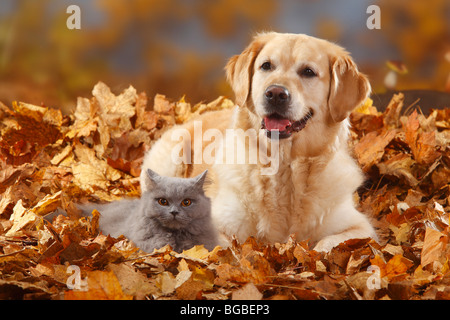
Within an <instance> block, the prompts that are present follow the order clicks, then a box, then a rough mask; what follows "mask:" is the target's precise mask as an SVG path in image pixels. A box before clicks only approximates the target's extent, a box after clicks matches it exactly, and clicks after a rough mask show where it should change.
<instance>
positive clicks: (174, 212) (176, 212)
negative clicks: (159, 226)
mask: <svg viewBox="0 0 450 320" xmlns="http://www.w3.org/2000/svg"><path fill="white" fill-rule="evenodd" d="M170 214H171V215H173V216H174V217H175V216H176V215H177V214H178V211H175V210H172V211H170Z"/></svg>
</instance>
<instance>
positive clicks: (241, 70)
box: [226, 32, 370, 138]
mask: <svg viewBox="0 0 450 320" xmlns="http://www.w3.org/2000/svg"><path fill="white" fill-rule="evenodd" d="M226 71H227V78H228V81H229V83H230V84H231V87H232V88H233V91H234V92H235V95H236V103H237V104H238V105H239V106H241V107H246V108H248V109H249V110H250V112H251V113H253V114H254V115H255V116H256V118H257V119H258V121H260V125H261V128H262V129H263V130H265V131H266V134H267V136H269V137H270V136H271V133H272V132H273V131H278V132H279V136H280V138H289V137H291V136H292V137H293V138H294V137H296V136H300V135H302V134H304V133H303V131H309V130H314V132H316V134H320V132H322V133H323V134H326V132H324V131H326V130H327V128H328V129H329V128H332V127H336V126H335V124H338V123H340V122H342V121H343V120H344V119H346V118H347V116H348V115H349V113H350V112H351V111H352V110H353V109H354V108H355V107H357V106H358V105H360V104H361V103H362V102H363V101H364V100H365V99H366V97H367V96H368V94H369V92H370V84H369V82H368V80H367V78H366V77H365V76H364V75H363V74H361V73H360V72H359V71H358V69H357V67H356V65H355V63H354V62H353V60H352V59H351V57H350V55H349V54H348V53H347V52H346V51H345V50H344V49H343V48H341V47H339V46H337V45H335V44H332V43H330V42H328V41H325V40H321V39H317V38H314V37H310V36H306V35H302V34H280V33H275V32H270V33H262V34H258V35H257V36H256V37H255V38H254V40H253V41H252V43H251V44H250V45H249V46H248V47H247V48H246V49H245V50H244V51H243V52H242V53H241V54H240V55H237V56H234V57H232V58H231V59H230V61H229V62H228V64H227V66H226ZM313 127H315V128H313ZM311 128H313V129H311ZM317 130H319V131H317Z"/></svg>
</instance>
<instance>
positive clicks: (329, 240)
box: [314, 236, 340, 252]
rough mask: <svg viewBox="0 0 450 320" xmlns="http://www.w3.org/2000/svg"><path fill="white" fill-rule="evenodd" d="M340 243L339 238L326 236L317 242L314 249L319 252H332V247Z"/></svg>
mask: <svg viewBox="0 0 450 320" xmlns="http://www.w3.org/2000/svg"><path fill="white" fill-rule="evenodd" d="M339 243H340V241H339V240H337V239H334V238H333V237H332V236H331V237H326V238H323V239H322V240H320V241H319V242H317V244H316V246H315V247H314V250H315V251H317V252H330V251H331V249H333V248H334V247H336V246H337V245H338V244H339Z"/></svg>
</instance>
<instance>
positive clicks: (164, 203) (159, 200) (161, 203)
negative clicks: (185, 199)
mask: <svg viewBox="0 0 450 320" xmlns="http://www.w3.org/2000/svg"><path fill="white" fill-rule="evenodd" d="M158 203H159V205H161V206H168V205H169V201H167V200H166V199H164V198H159V199H158Z"/></svg>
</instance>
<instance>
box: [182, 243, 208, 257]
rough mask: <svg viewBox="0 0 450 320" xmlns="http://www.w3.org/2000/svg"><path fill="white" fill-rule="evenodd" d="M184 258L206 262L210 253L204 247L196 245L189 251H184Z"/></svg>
mask: <svg viewBox="0 0 450 320" xmlns="http://www.w3.org/2000/svg"><path fill="white" fill-rule="evenodd" d="M181 254H182V255H183V256H186V257H189V258H194V259H200V260H204V259H206V258H207V257H208V255H209V251H208V249H206V248H205V247H204V246H203V245H196V246H194V247H192V248H191V249H189V250H183V252H182V253H181Z"/></svg>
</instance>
